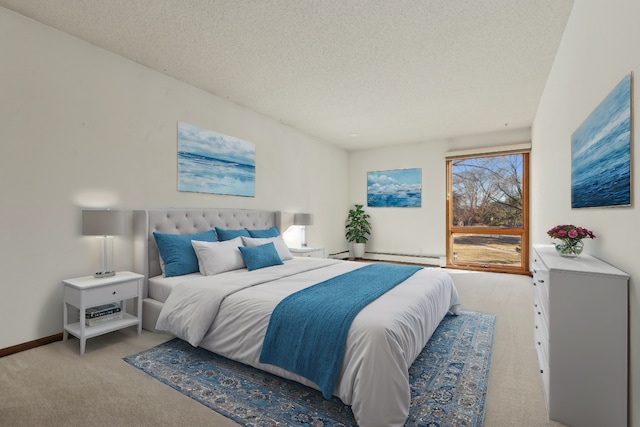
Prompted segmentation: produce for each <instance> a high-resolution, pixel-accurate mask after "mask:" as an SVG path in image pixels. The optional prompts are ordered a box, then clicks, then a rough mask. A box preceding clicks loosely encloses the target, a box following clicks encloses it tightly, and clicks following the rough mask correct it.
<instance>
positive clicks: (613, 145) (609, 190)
mask: <svg viewBox="0 0 640 427" xmlns="http://www.w3.org/2000/svg"><path fill="white" fill-rule="evenodd" d="M630 204H631V74H629V75H627V76H625V78H624V79H622V81H621V82H620V83H618V85H617V86H616V87H615V88H614V89H613V90H612V91H611V93H610V94H609V95H607V97H606V98H605V99H604V100H603V101H602V102H601V103H600V105H598V107H597V108H596V109H595V110H594V111H593V112H592V113H591V114H590V115H589V117H587V119H586V120H585V121H584V122H583V123H582V124H581V125H580V127H579V128H578V129H576V131H575V132H574V133H573V135H572V136H571V207H572V208H586V207H604V206H628V205H630Z"/></svg>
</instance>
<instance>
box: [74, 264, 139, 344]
mask: <svg viewBox="0 0 640 427" xmlns="http://www.w3.org/2000/svg"><path fill="white" fill-rule="evenodd" d="M143 278H144V276H142V275H141V274H137V273H131V272H129V271H121V272H118V273H116V275H115V276H112V277H105V278H95V277H93V276H85V277H78V278H75V279H68V280H63V281H62V283H64V303H63V324H64V332H63V334H62V339H63V341H66V340H67V338H68V336H69V334H71V335H73V336H75V337H77V338H78V339H80V354H81V355H82V354H84V349H85V344H86V342H87V338H92V337H95V336H98V335H102V334H106V333H107V332H112V331H116V330H118V329H122V328H126V327H129V326H134V325H138V335H139V334H140V333H141V332H142V279H143ZM132 298H137V299H138V301H137V316H133V315H131V314H129V313H126V312H125V306H124V302H125V301H126V300H128V299H132ZM115 302H117V303H119V304H120V307H121V309H122V312H124V315H123V317H122V319H119V320H113V321H111V322H108V323H104V324H101V325H97V326H86V325H85V312H86V310H87V309H88V308H90V307H96V306H99V305H103V304H109V303H115ZM70 305H71V306H74V307H76V308H77V309H78V310H79V321H78V322H75V323H69V306H70Z"/></svg>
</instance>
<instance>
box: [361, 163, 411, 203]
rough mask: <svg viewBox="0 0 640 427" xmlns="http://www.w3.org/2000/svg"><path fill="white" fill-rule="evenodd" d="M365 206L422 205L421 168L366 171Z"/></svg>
mask: <svg viewBox="0 0 640 427" xmlns="http://www.w3.org/2000/svg"><path fill="white" fill-rule="evenodd" d="M367 206H372V207H412V208H416V207H420V206H422V169H397V170H388V171H377V172H368V173H367Z"/></svg>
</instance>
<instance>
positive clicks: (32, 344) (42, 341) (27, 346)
mask: <svg viewBox="0 0 640 427" xmlns="http://www.w3.org/2000/svg"><path fill="white" fill-rule="evenodd" d="M56 341H62V332H60V333H59V334H55V335H51V336H48V337H44V338H39V339H37V340H33V341H29V342H25V343H22V344H16V345H14V346H11V347H7V348H2V349H0V357H4V356H9V355H10V354H15V353H20V352H21V351H25V350H31V349H32V348H36V347H40V346H43V345H47V344H51V343H52V342H56Z"/></svg>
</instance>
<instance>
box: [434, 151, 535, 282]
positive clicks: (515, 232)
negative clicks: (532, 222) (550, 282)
mask: <svg viewBox="0 0 640 427" xmlns="http://www.w3.org/2000/svg"><path fill="white" fill-rule="evenodd" d="M514 154H519V155H522V228H503V227H482V226H480V227H479V226H474V227H466V226H454V225H453V205H452V203H453V198H452V196H451V195H452V184H453V175H452V174H453V161H454V160H464V159H474V158H483V157H494V156H504V155H514ZM529 160H530V159H529V150H516V151H495V152H485V153H473V154H468V155H460V156H449V157H447V158H446V171H447V179H446V182H447V189H446V190H447V191H446V194H447V200H446V205H447V207H446V239H447V241H446V267H447V268H455V269H463V270H474V271H491V272H496V273H512V274H527V275H530V274H531V273H530V271H529V228H530V226H529ZM456 234H470V235H508V236H519V237H520V243H521V250H520V257H521V258H520V265H519V266H509V265H500V264H480V263H473V262H468V261H467V262H464V261H457V260H455V259H454V254H453V243H454V235H456Z"/></svg>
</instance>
